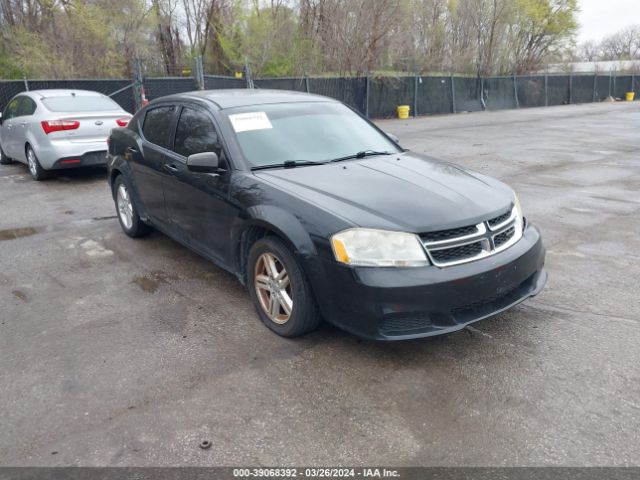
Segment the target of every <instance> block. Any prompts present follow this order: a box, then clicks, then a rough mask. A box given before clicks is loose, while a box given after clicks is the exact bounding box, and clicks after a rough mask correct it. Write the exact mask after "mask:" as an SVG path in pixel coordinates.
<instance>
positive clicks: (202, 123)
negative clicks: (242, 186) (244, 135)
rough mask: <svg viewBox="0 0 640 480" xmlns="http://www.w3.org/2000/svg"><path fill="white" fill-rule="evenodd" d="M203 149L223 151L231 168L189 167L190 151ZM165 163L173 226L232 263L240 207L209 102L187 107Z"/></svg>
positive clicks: (196, 245) (222, 159) (203, 248)
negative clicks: (203, 169) (233, 232)
mask: <svg viewBox="0 0 640 480" xmlns="http://www.w3.org/2000/svg"><path fill="white" fill-rule="evenodd" d="M202 152H215V153H217V154H218V156H219V158H220V165H221V167H222V168H224V169H225V171H222V172H220V173H217V174H213V173H197V172H191V171H189V170H188V168H187V157H188V156H189V155H193V154H195V153H202ZM165 168H166V170H167V171H168V172H170V175H169V176H167V177H165V180H164V182H163V188H164V198H165V205H166V208H167V215H168V217H169V221H170V222H171V224H172V228H173V229H175V230H176V233H177V234H178V235H180V236H181V237H182V238H183V240H184V241H186V242H187V243H188V244H190V245H191V246H193V247H194V248H195V249H197V250H199V251H201V252H203V253H205V254H206V255H208V256H210V257H213V258H214V259H216V260H217V261H218V262H219V263H221V264H222V265H228V264H230V259H231V248H230V245H229V236H230V235H229V231H230V226H231V222H232V219H233V216H234V211H235V209H234V208H233V207H232V206H231V204H230V203H229V201H228V196H229V181H230V177H231V169H230V168H229V164H228V159H227V158H226V154H225V151H224V149H223V148H222V146H221V142H220V139H219V138H218V134H217V131H216V128H215V126H214V122H213V118H212V117H211V116H210V114H209V113H207V112H206V110H205V109H204V108H199V107H197V106H184V107H182V109H181V111H180V116H179V119H178V124H177V127H176V133H175V142H174V147H173V152H171V153H170V154H168V155H167V164H166V165H165Z"/></svg>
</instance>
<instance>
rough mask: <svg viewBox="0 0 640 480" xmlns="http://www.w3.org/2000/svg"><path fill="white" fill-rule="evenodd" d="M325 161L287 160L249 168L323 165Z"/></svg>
mask: <svg viewBox="0 0 640 480" xmlns="http://www.w3.org/2000/svg"><path fill="white" fill-rule="evenodd" d="M325 163H326V162H312V161H311V160H287V161H286V162H283V163H272V164H270V165H257V166H255V167H251V170H266V169H268V168H295V167H303V166H306V165H323V164H325Z"/></svg>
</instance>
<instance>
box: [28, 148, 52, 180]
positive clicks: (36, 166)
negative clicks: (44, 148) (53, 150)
mask: <svg viewBox="0 0 640 480" xmlns="http://www.w3.org/2000/svg"><path fill="white" fill-rule="evenodd" d="M27 166H28V167H29V172H30V173H31V178H33V179H34V180H35V181H36V182H41V181H42V180H46V179H47V178H49V177H50V176H51V174H50V172H48V171H47V170H45V169H44V168H42V165H40V161H39V160H38V157H37V156H36V152H34V151H33V148H31V145H29V146H27Z"/></svg>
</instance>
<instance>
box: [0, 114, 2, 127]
mask: <svg viewBox="0 0 640 480" xmlns="http://www.w3.org/2000/svg"><path fill="white" fill-rule="evenodd" d="M0 125H2V112H0Z"/></svg>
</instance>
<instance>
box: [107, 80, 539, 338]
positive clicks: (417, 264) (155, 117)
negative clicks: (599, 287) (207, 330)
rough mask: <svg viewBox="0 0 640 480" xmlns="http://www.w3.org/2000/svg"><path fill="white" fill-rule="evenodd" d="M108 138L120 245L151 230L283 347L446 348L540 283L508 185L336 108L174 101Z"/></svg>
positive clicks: (263, 98)
mask: <svg viewBox="0 0 640 480" xmlns="http://www.w3.org/2000/svg"><path fill="white" fill-rule="evenodd" d="M109 140H110V141H109V159H108V165H109V177H108V179H109V184H110V187H111V190H112V192H113V198H114V200H115V204H116V209H117V212H118V218H119V221H120V224H121V226H122V228H123V230H124V232H125V233H126V234H127V235H129V236H131V237H138V236H141V235H144V234H146V233H148V232H149V231H150V228H151V227H153V228H156V229H158V230H160V231H162V232H164V233H165V234H167V235H169V236H170V237H172V238H174V239H175V240H177V241H178V242H181V243H183V244H184V245H186V246H187V247H189V248H191V249H193V250H194V251H196V252H198V253H199V254H201V255H203V256H204V257H206V258H208V259H210V260H211V261H213V262H214V263H216V264H218V265H219V266H221V267H222V268H225V269H227V270H229V271H230V272H233V273H234V274H235V275H236V276H237V277H238V279H239V280H240V282H242V283H243V284H247V285H248V287H249V292H250V295H251V298H252V299H253V301H254V303H255V306H256V309H257V312H258V315H259V317H260V319H261V320H262V322H264V324H265V325H266V326H267V327H269V328H270V329H271V330H273V331H274V332H276V333H278V334H279V335H283V336H287V337H294V336H297V335H301V334H304V333H306V332H309V331H310V330H313V329H314V328H315V327H316V326H317V325H318V323H319V322H320V320H321V319H322V318H324V319H326V320H327V321H329V322H331V323H334V324H335V325H337V326H339V327H341V328H343V329H345V330H348V331H350V332H353V333H355V334H358V335H361V336H364V337H368V338H375V339H385V340H396V339H406V338H416V337H425V336H430V335H438V334H442V333H447V332H452V331H455V330H458V329H461V328H463V327H464V326H465V325H468V324H469V323H472V322H475V321H478V320H481V319H483V318H486V317H488V316H490V315H493V314H496V313H498V312H501V311H504V310H506V309H508V308H510V307H512V306H514V305H516V304H517V303H519V302H521V301H522V300H524V299H526V298H528V297H530V296H533V295H536V294H537V293H538V292H540V290H541V289H542V288H543V286H544V284H545V282H546V278H547V276H546V273H545V271H544V269H543V266H544V257H545V250H544V247H543V245H542V241H541V238H540V233H539V231H538V230H537V229H536V228H535V227H534V226H533V225H531V224H529V223H528V222H527V221H526V220H525V218H524V217H523V214H522V211H521V209H520V205H519V203H518V199H517V197H516V195H515V194H514V192H513V191H512V190H511V188H509V187H508V186H506V185H505V184H503V183H501V182H499V181H497V180H494V179H492V178H489V177H486V176H484V175H481V174H479V173H475V172H472V171H469V170H467V169H464V168H462V167H459V166H456V165H453V164H450V163H445V162H442V161H438V160H435V159H431V158H427V157H424V156H422V155H418V154H415V153H412V152H409V151H407V150H404V149H402V148H400V146H399V145H398V144H397V143H396V141H395V140H394V139H393V138H392V137H391V136H390V135H388V134H385V133H384V132H382V131H380V130H379V129H378V128H377V127H376V126H375V125H374V124H372V123H371V122H369V121H368V120H366V119H365V118H363V117H361V116H360V115H359V114H357V113H356V112H354V111H353V110H351V109H350V108H349V107H347V106H345V105H343V104H342V103H340V102H337V101H335V100H332V99H329V98H325V97H321V96H316V95H307V94H301V93H294V92H283V91H269V90H226V91H224V90H223V91H204V92H193V93H185V94H179V95H173V96H169V97H164V98H160V99H158V100H155V101H153V102H151V103H150V104H149V105H147V106H146V107H145V108H143V109H142V110H140V111H139V112H138V113H136V115H135V116H134V117H133V118H132V119H131V121H130V122H129V125H128V126H127V127H125V128H118V129H115V130H113V131H112V133H111V137H110V139H109Z"/></svg>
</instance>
